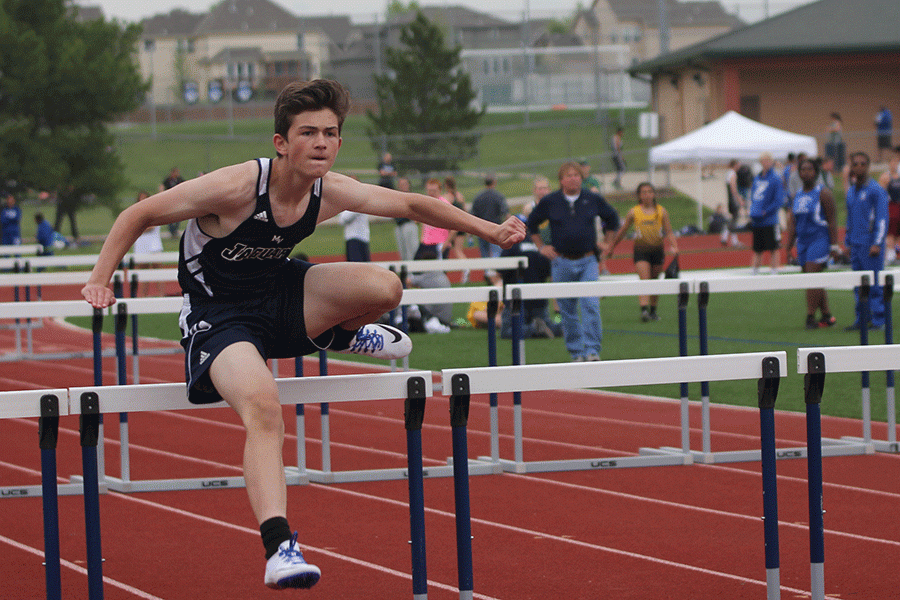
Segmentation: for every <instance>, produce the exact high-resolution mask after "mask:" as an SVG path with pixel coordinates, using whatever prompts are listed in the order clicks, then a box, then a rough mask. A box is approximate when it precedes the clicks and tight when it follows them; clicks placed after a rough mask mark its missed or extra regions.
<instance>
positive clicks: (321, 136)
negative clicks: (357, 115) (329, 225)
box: [274, 108, 341, 177]
mask: <svg viewBox="0 0 900 600" xmlns="http://www.w3.org/2000/svg"><path fill="white" fill-rule="evenodd" d="M274 143H275V149H276V150H278V152H279V154H282V155H284V156H286V157H287V159H288V162H289V163H290V164H291V165H292V166H293V167H294V168H295V169H296V170H297V171H299V172H300V173H301V174H303V175H307V176H311V177H322V176H324V175H325V173H327V172H328V171H329V170H330V169H331V167H332V165H334V161H335V159H336V158H337V153H338V149H340V147H341V135H340V133H339V131H338V118H337V115H335V114H334V112H333V111H332V110H331V109H329V108H323V109H321V110H315V111H306V112H302V113H300V114H298V115H297V116H295V117H294V122H293V123H291V127H290V129H288V135H287V139H285V138H283V137H282V136H281V135H279V134H277V133H276V134H275V137H274Z"/></svg>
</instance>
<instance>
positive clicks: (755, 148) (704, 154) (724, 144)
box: [649, 111, 818, 229]
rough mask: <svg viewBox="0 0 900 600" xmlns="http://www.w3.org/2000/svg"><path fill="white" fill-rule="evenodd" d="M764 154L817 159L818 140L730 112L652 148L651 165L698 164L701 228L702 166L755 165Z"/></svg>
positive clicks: (698, 200)
mask: <svg viewBox="0 0 900 600" xmlns="http://www.w3.org/2000/svg"><path fill="white" fill-rule="evenodd" d="M763 152H769V153H770V154H771V155H772V158H774V159H775V160H784V159H785V158H786V157H787V155H788V153H790V152H794V153H799V152H804V153H806V154H807V155H808V156H816V155H817V154H818V145H817V144H816V138H814V137H813V136H811V135H801V134H799V133H792V132H790V131H784V130H783V129H778V128H776V127H771V126H769V125H763V124H762V123H759V122H758V121H754V120H753V119H748V118H747V117H745V116H743V115H740V114H738V113H736V112H734V111H729V112H727V113H725V114H724V115H722V116H721V117H719V118H718V119H716V120H715V121H712V122H711V123H708V124H706V125H704V126H703V127H700V128H698V129H695V130H694V131H692V132H690V133H687V134H685V135H683V136H681V137H679V138H675V139H674V140H671V141H668V142H666V143H664V144H660V145H659V146H654V147H652V148H650V153H649V163H650V168H651V169H653V168H655V167H656V166H658V165H669V164H673V163H682V164H696V165H697V181H698V190H699V195H698V197H697V214H698V227H700V228H701V229H702V227H703V216H702V215H703V209H702V204H703V186H702V166H703V165H704V164H707V165H708V164H721V163H727V162H728V161H730V160H731V159H733V158H736V159H738V160H741V161H744V162H753V161H756V160H757V159H758V158H759V155H760V154H762V153H763Z"/></svg>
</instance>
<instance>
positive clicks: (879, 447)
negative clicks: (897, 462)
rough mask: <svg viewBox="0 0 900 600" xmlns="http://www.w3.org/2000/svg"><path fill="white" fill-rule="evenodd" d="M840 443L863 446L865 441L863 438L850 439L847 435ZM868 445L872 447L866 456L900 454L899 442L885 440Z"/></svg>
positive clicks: (874, 441) (871, 441)
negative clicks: (880, 453)
mask: <svg viewBox="0 0 900 600" xmlns="http://www.w3.org/2000/svg"><path fill="white" fill-rule="evenodd" d="M841 440H842V441H847V442H851V443H857V444H865V443H866V440H864V439H863V438H858V437H852V436H849V435H845V436H842V437H841ZM869 445H871V446H872V450H873V451H872V452H869V453H868V454H874V453H875V452H885V453H887V454H900V442H889V441H887V440H870V441H869Z"/></svg>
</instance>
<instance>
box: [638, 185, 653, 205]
mask: <svg viewBox="0 0 900 600" xmlns="http://www.w3.org/2000/svg"><path fill="white" fill-rule="evenodd" d="M655 200H656V190H654V189H653V186H650V185H642V186H641V189H640V190H638V202H640V203H641V204H642V205H644V206H653V202H654V201H655Z"/></svg>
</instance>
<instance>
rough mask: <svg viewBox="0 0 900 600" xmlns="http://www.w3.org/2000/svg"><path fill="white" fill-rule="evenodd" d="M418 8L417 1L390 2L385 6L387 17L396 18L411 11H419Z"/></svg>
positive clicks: (401, 0) (397, 0)
mask: <svg viewBox="0 0 900 600" xmlns="http://www.w3.org/2000/svg"><path fill="white" fill-rule="evenodd" d="M419 8H420V6H419V3H418V2H417V0H410V1H409V2H408V3H405V2H403V0H390V1H389V2H388V4H387V16H388V18H390V17H397V16H399V15H403V14H406V13H408V12H410V11H413V10H419Z"/></svg>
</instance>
